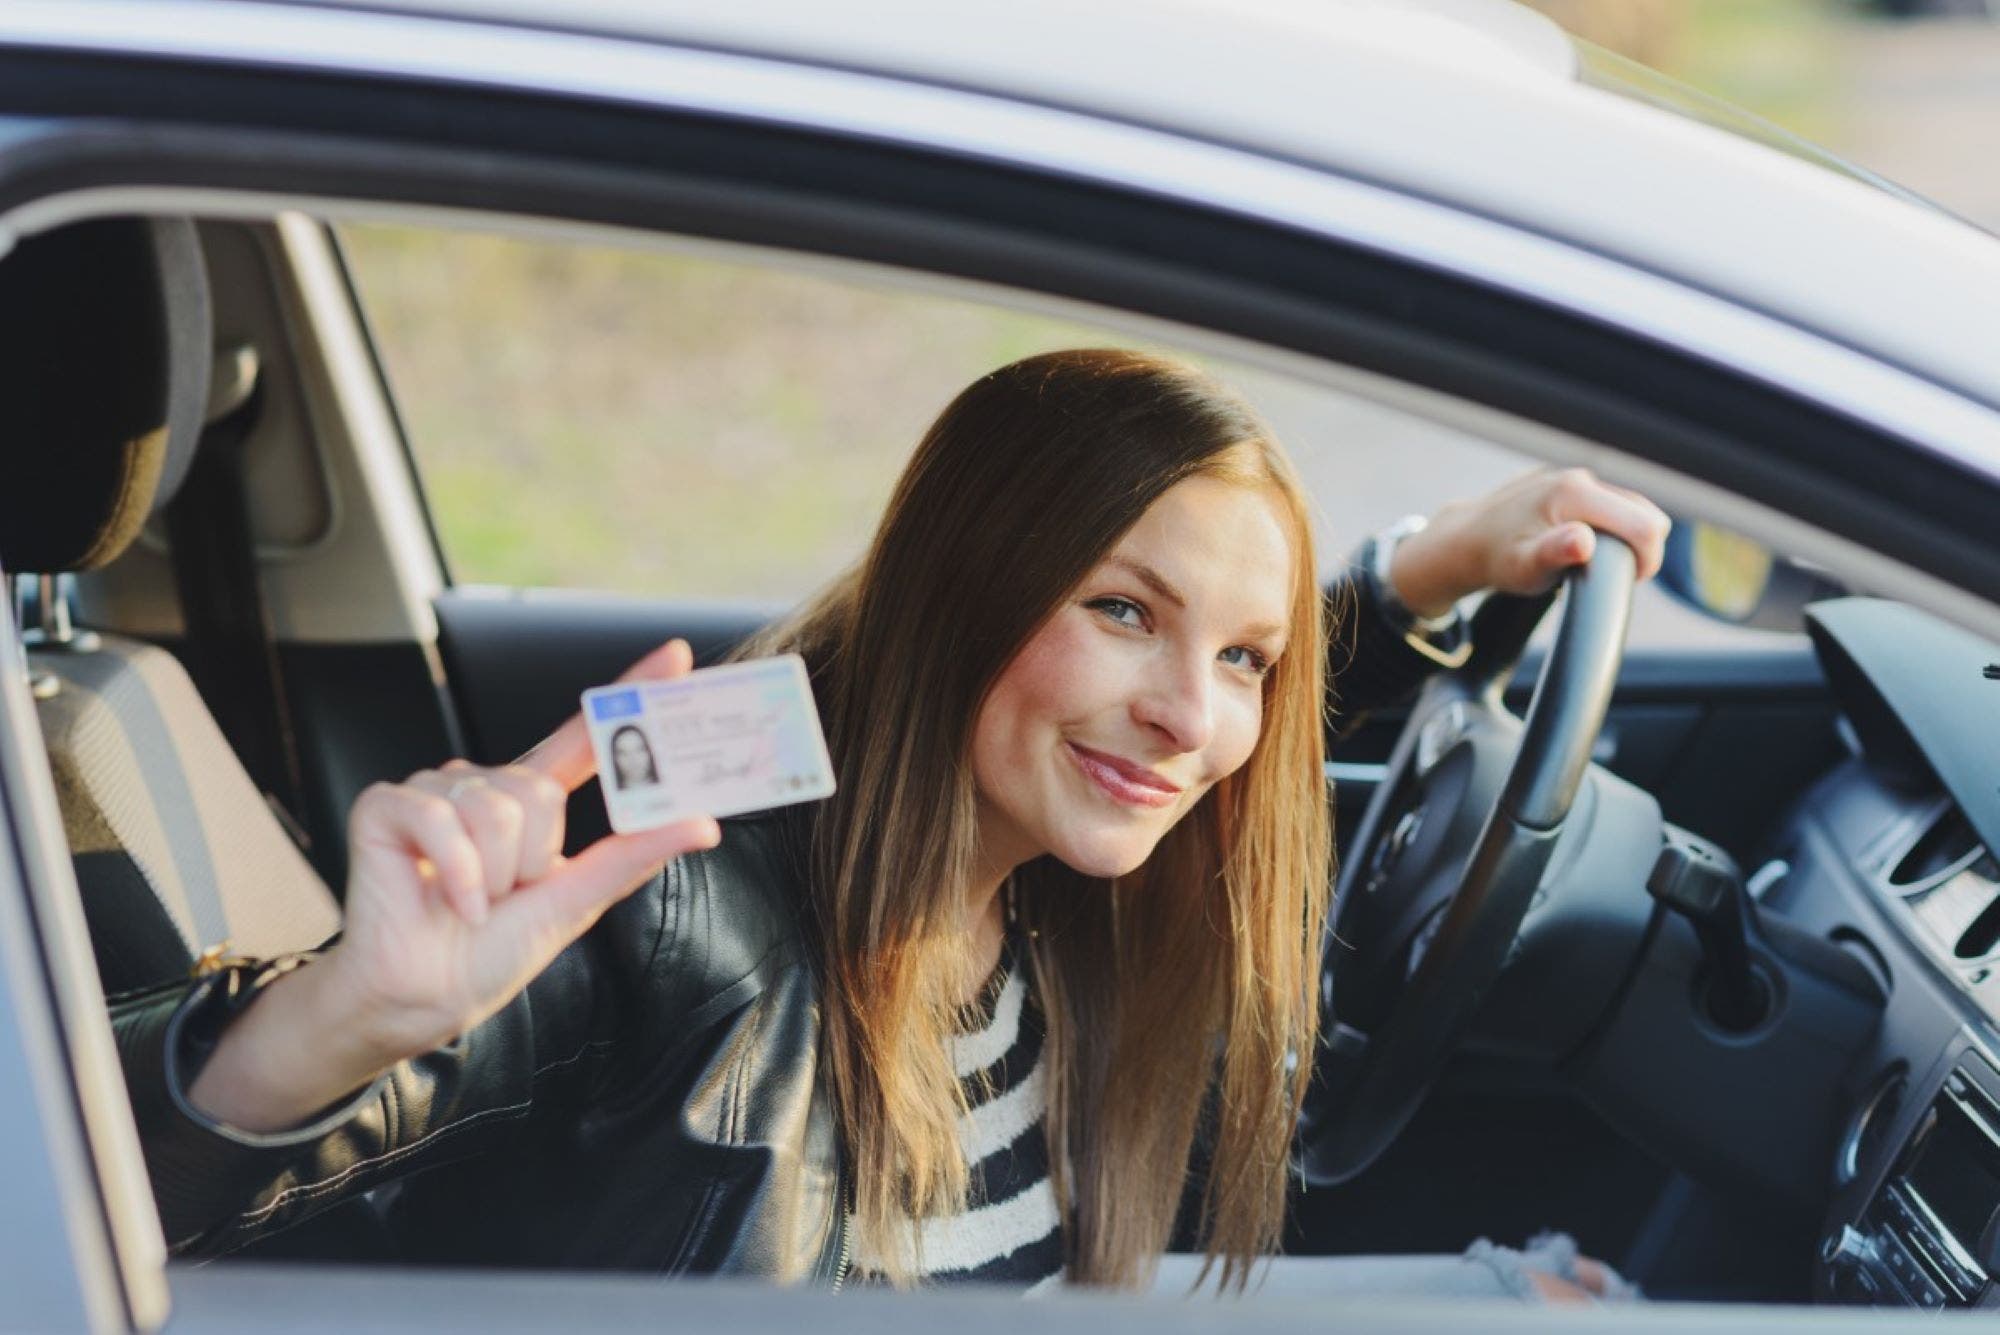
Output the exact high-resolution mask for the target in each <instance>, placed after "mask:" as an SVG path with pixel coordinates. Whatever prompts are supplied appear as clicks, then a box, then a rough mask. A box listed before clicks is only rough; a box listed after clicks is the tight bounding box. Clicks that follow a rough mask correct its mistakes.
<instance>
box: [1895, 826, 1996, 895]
mask: <svg viewBox="0 0 2000 1335" xmlns="http://www.w3.org/2000/svg"><path fill="white" fill-rule="evenodd" d="M1978 851H1979V836H1978V835H1977V834H1975V833H1974V832H1973V829H1972V825H1971V824H1970V823H1969V822H1968V821H1967V820H1966V819H1965V813H1963V812H1961V811H1960V810H1959V809H1958V808H1957V807H1956V806H1947V807H1946V808H1945V809H1944V810H1943V811H1941V812H1939V813H1938V816H1937V819H1936V820H1933V821H1932V822H1931V826H1930V828H1929V829H1928V830H1925V831H1924V833H1923V837H1922V838H1920V839H1918V840H1917V842H1916V843H1914V844H1912V845H1911V846H1910V851H1909V852H1907V853H1905V854H1903V860H1902V861H1900V862H1898V863H1897V864H1896V869H1895V870H1894V871H1892V872H1890V873H1889V884H1890V885H1894V886H1906V885H1918V884H1921V883H1922V882H1924V881H1928V880H1930V879H1931V878H1932V877H1934V876H1937V875H1939V874H1940V873H1943V872H1946V871H1950V870H1951V869H1952V868H1954V867H1957V866H1958V865H1959V864H1960V863H1963V862H1964V861H1966V859H1968V858H1970V857H1971V856H1972V855H1973V854H1974V853H1976V852H1978Z"/></svg>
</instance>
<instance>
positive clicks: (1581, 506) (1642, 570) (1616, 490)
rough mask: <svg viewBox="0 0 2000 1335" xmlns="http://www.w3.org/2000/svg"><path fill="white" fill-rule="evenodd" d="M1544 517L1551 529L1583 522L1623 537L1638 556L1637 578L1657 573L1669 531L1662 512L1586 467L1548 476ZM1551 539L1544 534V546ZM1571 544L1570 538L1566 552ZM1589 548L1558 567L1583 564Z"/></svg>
mask: <svg viewBox="0 0 2000 1335" xmlns="http://www.w3.org/2000/svg"><path fill="white" fill-rule="evenodd" d="M1543 517H1544V518H1545V519H1547V521H1548V522H1549V523H1551V524H1555V525H1563V524H1567V523H1572V522H1580V523H1583V524H1588V525H1589V526H1590V527H1592V528H1595V529H1600V530H1602V531H1603V532H1606V533H1610V534H1614V535H1615V536H1617V537H1619V538H1622V539H1624V540H1625V543H1626V545H1627V546H1629V547H1630V548H1631V549H1632V554H1633V555H1634V556H1635V557H1636V558H1638V576H1639V578H1640V579H1650V578H1652V577H1653V576H1654V575H1655V574H1657V573H1659V569H1660V564H1661V562H1662V561H1663V560H1664V559H1665V555H1666V546H1667V530H1668V529H1669V528H1671V527H1672V521H1671V520H1669V519H1668V518H1667V514H1666V511H1664V510H1662V509H1660V507H1659V506H1657V505H1655V504H1653V503H1652V502H1651V501H1649V500H1647V499H1646V498H1645V497H1644V496H1641V495H1640V494H1639V493H1638V492H1636V491H1632V490H1631V489H1629V488H1627V487H1617V486H1612V485H1611V484H1609V483H1607V482H1603V481H1600V480H1599V479H1598V478H1597V476H1596V475H1595V474H1593V473H1592V472H1591V471H1590V470H1589V469H1587V468H1566V469H1562V470H1559V471H1558V472H1556V473H1554V474H1552V475H1551V476H1550V479H1549V486H1548V491H1547V493H1546V500H1545V502H1544V504H1543ZM1553 537H1554V534H1550V535H1547V536H1546V537H1545V538H1544V542H1547V541H1548V540H1549V539H1550V538H1553ZM1576 545H1577V544H1576V543H1575V540H1574V539H1572V540H1571V542H1570V548H1571V550H1574V549H1575V547H1576ZM1545 550H1554V548H1553V547H1551V548H1547V549H1545ZM1593 550H1595V548H1594V546H1592V547H1589V548H1586V549H1585V550H1584V555H1583V556H1581V557H1577V558H1574V559H1571V560H1566V561H1563V562H1561V565H1563V566H1568V565H1575V564H1577V563H1578V561H1580V560H1588V559H1589V556H1590V552H1591V551H1593ZM1558 568H1559V567H1558Z"/></svg>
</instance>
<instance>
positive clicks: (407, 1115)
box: [110, 863, 688, 1255]
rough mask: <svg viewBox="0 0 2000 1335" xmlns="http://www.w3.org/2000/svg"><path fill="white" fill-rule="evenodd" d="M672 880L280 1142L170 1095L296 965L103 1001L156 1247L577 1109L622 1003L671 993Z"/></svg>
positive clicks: (198, 1250) (395, 1172) (259, 1223)
mask: <svg viewBox="0 0 2000 1335" xmlns="http://www.w3.org/2000/svg"><path fill="white" fill-rule="evenodd" d="M685 879H686V877H685V873H684V872H683V871H681V870H680V864H678V863H677V864H674V865H673V866H671V867H670V868H669V869H668V871H667V872H665V873H663V874H661V875H659V876H656V877H655V878H654V879H653V881H652V882H651V883H649V884H648V885H646V886H643V887H641V888H640V889H639V890H637V891H635V892H634V893H633V894H632V895H630V896H628V897H627V898H626V899H624V900H622V901H620V902H619V903H618V904H617V905H616V906H614V908H613V909H612V910H611V911H610V912H608V913H606V914H605V915H604V917H603V918H601V919H600V920H599V921H598V923H597V924H596V925H595V926H594V927H593V928H592V929H591V930H590V931H589V932H587V933H585V935H584V936H582V937H581V938H579V939H578V940H577V941H575V942H573V943H572V944H571V945H570V946H569V948H568V949H566V950H565V951H564V952H563V953H562V954H561V955H559V956H558V957H557V958H556V959H555V960H554V961H553V962H552V963H551V964H550V965H549V967H548V968H547V969H545V970H544V971H543V972H542V973H541V974H540V975H539V976H538V977H537V978H536V979H535V980H534V981H533V982H532V983H530V984H529V985H528V987H527V988H526V989H525V990H524V991H522V992H521V993H520V994H519V995H518V996H516V997H515V998H514V999H513V1000H512V1001H511V1002H509V1003H508V1004H507V1005H506V1006H504V1007H502V1008H501V1009H500V1010H499V1011H498V1012H496V1013H495V1014H494V1015H492V1016H491V1017H489V1018H488V1019H486V1020H484V1021H482V1022H481V1023H480V1024H478V1025H476V1026H474V1027H473V1028H471V1029H469V1030H467V1031H466V1032H465V1033H463V1034H461V1035H459V1036H458V1037H457V1038H456V1039H454V1040H453V1041H452V1042H450V1043H448V1044H446V1045H444V1046H443V1047H440V1048H438V1049H436V1050H435V1051H432V1052H428V1053H425V1054H423V1055H422V1056H420V1057H416V1058H412V1059H410V1060H408V1061H404V1062H402V1063H399V1064H398V1065H397V1066H395V1067H394V1068H392V1069H391V1070H390V1071H388V1072H387V1073H385V1074H384V1075H383V1076H381V1077H380V1078H379V1079H377V1080H376V1081H375V1083H374V1084H372V1085H371V1086H369V1087H368V1088H366V1089H364V1090H362V1091H361V1092H359V1093H358V1094H356V1095H354V1096H353V1097H351V1098H349V1099H347V1100H345V1101H344V1102H342V1103H339V1104H337V1105H335V1106H333V1107H330V1108H327V1109H325V1110H323V1111H322V1112H321V1113H320V1114H319V1115H317V1116H316V1117H314V1118H313V1119H311V1120H310V1121H309V1122H308V1123H307V1124H306V1125H304V1126H301V1127H298V1128H296V1129H293V1130H289V1131H284V1132H279V1133H258V1132H252V1131H246V1130H243V1129H241V1128H237V1127H231V1126H228V1125H226V1124H224V1123H222V1122H219V1121H217V1120H216V1119H214V1118H211V1117H209V1116H207V1115H205V1114H203V1113H202V1112H200V1111H199V1110H197V1109H196V1108H195V1107H194V1106H193V1105H192V1104H191V1103H190V1102H189V1101H188V1099H187V1096H186V1091H187V1089H188V1087H189V1086H190V1085H191V1084H192V1083H193V1081H194V1078H195V1076H196V1075H197V1074H199V1072H200V1069H201V1066H202V1063H203V1062H204V1061H205V1059H206V1057H207V1055H208V1053H209V1052H210V1051H212V1050H213V1048H214V1045H215V1041H216V1039H217V1038H218V1037H219V1036H220V1034H221V1032H222V1029H223V1028H224V1026H225V1025H226V1024H227V1022H228V1020H229V1019H230V1018H231V1017H232V1016H234V1015H235V1014H236V1013H238V1012H239V1011H241V1010H242V1009H243V1008H244V1007H245V1006H248V1005H250V1004H252V1003H253V1002H254V1001H255V999H256V997H257V995H258V994H259V993H260V992H261V991H262V990H263V988H265V987H267V986H269V984H270V983H271V982H273V981H275V979H276V978H277V977H279V976H281V975H282V973H283V972H285V971H286V970H287V969H288V968H290V967H304V968H311V967H312V964H311V962H310V957H309V956H304V957H287V958H286V959H284V960H279V961H260V962H251V963H248V964H244V965H241V966H238V967H231V968H227V969H224V970H222V971H220V972H217V973H214V974H211V975H209V976H207V977H204V978H201V979H199V980H197V981H196V982H194V983H193V984H192V985H176V986H174V987H170V988H162V989H157V990H154V991H150V992H146V993H141V994H133V995H127V996H122V997H114V998H112V1000H111V1005H110V1009H111V1021H112V1029H113V1033H114V1035H115V1037H116V1039H117V1043H118V1050H119V1056H120V1059H121V1062H122V1064H123V1067H124V1071H125V1083H126V1086H127V1089H128V1091H129V1093H130V1095H131V1098H132V1105H133V1115H134V1118H135V1120H136V1122H137V1124H138V1128H139V1135H140V1142H141V1145H142V1146H143V1148H144V1151H145V1156H146V1164H147V1170H148V1172H149V1174H150V1176H151V1178H152V1185H153V1192H154V1197H155V1200H156V1202H157V1204H158V1206H159V1210H160V1219H161V1224H162V1226H163V1228H164V1230H165V1233H166V1238H167V1243H168V1247H169V1249H170V1250H171V1251H173V1252H174V1253H176V1254H186V1255H213V1254H217V1253H221V1252H226V1251H230V1250H234V1249H235V1248H237V1247H240V1246H242V1245H244V1244H246V1243H248V1242H251V1241H253V1240H255V1239H256V1238H258V1237H259V1236H262V1235H264V1234H267V1233H274V1232H277V1231H279V1230H280V1229H283V1228H285V1227H288V1226H290V1225H292V1224H295V1223H298V1222H299V1221H301V1220H303V1219H304V1218H306V1217H307V1216H309V1215H312V1214H315V1213H317V1212H318V1211H320V1210H322V1209H324V1208H326V1207H328V1206H330V1205H332V1204H335V1203H337V1202H338V1201H341V1200H343V1199H346V1198H348V1197H350V1196H353V1195H355V1194H356V1193H359V1192H361V1191H364V1190H366V1189H367V1188H369V1187H371V1186H374V1185H378V1184H380V1183H381V1182H383V1181H386V1180H388V1179H390V1178H393V1177H397V1176H401V1175H403V1174H405V1173H409V1172H412V1171H414V1170H416V1169H419V1168H424V1167H428V1166H431V1165H434V1164H438V1163H442V1162H447V1161H450V1160H453V1159H459V1158H464V1157H468V1156H471V1155H474V1154H478V1153H481V1152H482V1151H486V1150H489V1149H491V1148H493V1147H494V1146H495V1145H497V1144H499V1143H501V1142H502V1141H504V1140H505V1139H506V1138H507V1137H508V1134H509V1132H510V1131H511V1130H513V1129H514V1128H517V1127H518V1126H520V1125H521V1124H522V1123H524V1122H525V1121H526V1120H527V1119H528V1118H529V1117H531V1116H533V1115H537V1114H540V1113H545V1112H548V1111H550V1110H551V1109H552V1108H553V1107H556V1106H561V1105H562V1104H564V1103H566V1102H568V1101H570V1100H573V1099H576V1098H579V1097H586V1096H587V1092H588V1088H589V1086H590V1084H591V1082H592V1081H593V1080H594V1079H596V1078H598V1077H599V1076H601V1075H602V1073H603V1070H604V1068H605V1067H606V1066H607V1065H608V1064H609V1063H612V1062H615V1061H616V1060H618V1057H619V1056H620V1054H619V1051H618V1050H619V1049H620V1048H621V1046H623V1044H624V1043H625V1042H627V1041H628V1040H629V1037H630V1035H629V1030H630V1029H631V1027H632V1026H631V1019H632V1016H633V1015H634V1014H635V1012H636V1011H637V1010H638V1007H636V1006H634V1005H632V1004H630V1002H631V1000H632V997H631V994H632V993H634V992H635V991H637V990H639V989H642V988H643V989H648V990H649V992H650V993H653V994H657V993H660V992H663V991H664V992H667V993H669V994H671V993H672V992H673V991H674V990H675V988H674V982H673V981H672V980H670V981H669V982H667V983H665V984H663V983H661V982H660V981H659V980H657V979H655V978H653V977H652V975H653V973H654V970H655V969H656V968H657V967H659V965H660V962H661V961H662V960H664V959H666V958H667V957H668V956H669V955H670V954H672V953H673V945H674V936H675V924H676V922H677V921H678V920H679V918H680V917H681V916H682V914H681V912H680V909H681V904H680V901H681V899H682V898H683V894H682V891H683V888H684V881H685ZM654 999H655V1000H656V1001H658V1000H661V999H662V998H658V997H657V996H656V997H655V998H654ZM665 999H667V1000H680V1001H682V1002H684V1003H685V1002H687V1000H688V999H687V998H673V997H671V995H670V996H669V997H668V998H665Z"/></svg>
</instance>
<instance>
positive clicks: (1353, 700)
mask: <svg viewBox="0 0 2000 1335" xmlns="http://www.w3.org/2000/svg"><path fill="white" fill-rule="evenodd" d="M1326 598H1327V608H1326V624H1327V657H1328V661H1327V705H1328V713H1329V716H1330V717H1331V718H1332V719H1333V721H1334V734H1335V736H1336V738H1338V737H1344V736H1346V735H1347V734H1349V733H1351V732H1352V731H1354V729H1355V728H1356V727H1358V726H1360V723H1361V720H1362V719H1363V718H1364V717H1365V716H1366V715H1367V714H1368V713H1369V712H1370V711H1372V710H1376V709H1380V708H1383V707H1385V706H1389V705H1395V704H1400V703H1402V702H1403V701H1404V700H1407V699H1408V698H1409V697H1410V696H1412V695H1414V694H1415V693H1416V691H1417V688H1418V687H1420V686H1422V685H1423V684H1424V681H1425V679H1426V678H1428V677H1429V676H1430V674H1431V673H1433V672H1436V671H1437V670H1438V669H1439V668H1440V667H1443V666H1445V665H1446V664H1447V663H1448V662H1450V661H1452V660H1454V659H1459V658H1462V657H1463V653H1464V651H1465V649H1466V648H1467V646H1468V645H1469V641H1470V634H1471V629H1470V626H1469V624H1468V623H1467V622H1466V620H1465V618H1463V617H1458V618H1456V619H1455V620H1454V622H1453V624H1452V625H1451V626H1450V627H1449V628H1448V629H1447V630H1445V631H1444V632H1443V633H1442V634H1441V635H1439V636H1424V635H1421V634H1418V633H1416V632H1412V631H1410V630H1409V629H1408V628H1407V627H1404V626H1401V625H1398V624H1397V623H1396V622H1395V620H1394V619H1393V618H1392V617H1391V616H1390V614H1389V612H1388V611H1387V609H1386V608H1385V607H1384V606H1383V603H1382V599H1381V596H1380V594H1379V593H1378V592H1377V590H1376V588H1375V581H1374V580H1373V579H1372V578H1371V577H1370V576H1369V575H1368V574H1367V572H1366V570H1365V569H1364V568H1363V567H1362V566H1361V565H1360V563H1359V562H1350V563H1349V565H1348V567H1347V569H1346V570H1345V571H1344V572H1343V573H1342V574H1341V575H1339V576H1337V577H1336V578H1335V579H1333V580H1331V581H1330V582H1329V583H1328V584H1327V586H1326ZM1419 642H1421V643H1422V644H1423V647H1422V648H1419V647H1418V643H1419Z"/></svg>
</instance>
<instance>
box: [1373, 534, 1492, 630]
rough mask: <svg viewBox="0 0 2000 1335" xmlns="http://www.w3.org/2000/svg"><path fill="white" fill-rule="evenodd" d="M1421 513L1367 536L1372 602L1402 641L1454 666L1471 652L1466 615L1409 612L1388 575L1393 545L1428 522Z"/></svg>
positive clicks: (1454, 608) (1394, 552)
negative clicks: (1427, 615)
mask: <svg viewBox="0 0 2000 1335" xmlns="http://www.w3.org/2000/svg"><path fill="white" fill-rule="evenodd" d="M1428 522H1429V521H1427V520H1426V519H1425V518H1424V517H1423V516H1422V515H1405V516H1404V517H1403V518H1401V519H1398V520H1397V521H1396V522H1395V523H1393V524H1391V525H1389V527H1387V528H1385V529H1383V530H1382V531H1381V532H1380V533H1377V534H1376V535H1375V536H1374V537H1372V538H1370V539H1369V540H1368V551H1367V564H1368V581H1369V583H1370V584H1371V585H1373V586H1374V589H1373V592H1374V594H1375V602H1376V604H1377V606H1378V607H1379V608H1380V610H1381V614H1382V617H1383V619H1384V620H1386V621H1387V622H1388V623H1389V625H1390V626H1391V628H1392V629H1394V630H1395V631H1396V632H1398V633H1399V634H1401V635H1402V637H1403V642H1404V643H1405V644H1407V645H1409V646H1410V647H1411V648H1412V649H1414V650H1416V651H1417V652H1418V653H1420V654H1422V655H1423V656H1424V657H1425V658H1428V659H1430V660H1431V661H1432V662H1434V663H1436V664H1437V665H1438V666H1440V667H1443V668H1456V667H1459V666H1461V665H1463V664H1464V662H1465V661H1466V659H1468V658H1469V657H1471V655H1472V637H1471V636H1470V635H1469V634H1467V633H1466V630H1465V619H1464V617H1463V616H1461V615H1460V613H1459V610H1458V609H1457V608H1456V607H1453V608H1452V609H1451V610H1450V611H1448V612H1446V613H1445V614H1444V615H1443V616H1436V617H1420V616H1418V615H1417V614H1416V613H1415V612H1412V611H1411V610H1410V608H1409V605H1408V604H1407V603H1405V602H1404V601H1403V599H1402V597H1401V595H1399V594H1398V593H1397V592H1396V586H1395V584H1394V583H1393V582H1392V581H1391V580H1390V579H1389V567H1390V563H1391V562H1392V561H1393V560H1394V559H1395V555H1396V545H1397V544H1398V543H1400V542H1402V540H1403V539H1404V538H1407V537H1409V536H1410V535H1411V534H1412V533H1421V532H1423V530H1424V526H1425V525H1426V524H1427V523H1428Z"/></svg>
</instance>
